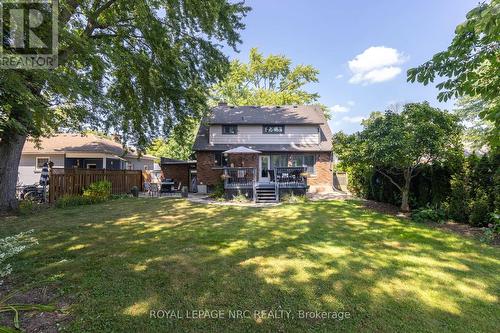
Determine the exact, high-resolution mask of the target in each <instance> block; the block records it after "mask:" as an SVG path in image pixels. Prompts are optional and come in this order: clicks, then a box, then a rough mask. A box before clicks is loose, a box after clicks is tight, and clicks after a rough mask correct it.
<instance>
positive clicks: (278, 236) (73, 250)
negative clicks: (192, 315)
mask: <svg viewBox="0 0 500 333" xmlns="http://www.w3.org/2000/svg"><path fill="white" fill-rule="evenodd" d="M32 228H34V229H35V232H36V233H35V236H36V237H37V238H38V239H39V242H40V243H39V245H37V246H35V247H33V248H31V249H30V250H28V251H26V252H24V253H23V254H22V255H20V257H19V258H20V259H19V260H17V261H16V262H15V263H14V265H13V266H14V278H15V281H16V282H17V283H18V284H19V285H22V284H23V283H26V282H28V281H33V280H35V281H41V280H44V279H50V280H53V281H54V283H55V284H57V285H59V286H61V287H62V290H63V291H64V292H65V295H71V299H73V302H74V303H73V306H72V307H71V308H70V312H71V316H72V321H71V322H69V323H68V324H67V325H68V327H67V330H68V331H71V332H83V331H87V332H100V331H106V332H108V331H115V332H122V331H124V332H157V331H172V332H184V331H197V330H203V331H206V332H209V331H212V332H223V331H225V332H241V331H262V332H271V331H286V332H290V331H292V332H293V331H311V332H313V331H314V332H322V331H323V332H331V331H332V330H345V331H367V332H372V331H415V332H416V331H421V332H428V331H435V332H446V331H453V332H495V331H496V332H498V328H499V327H500V316H499V313H500V305H499V299H498V298H499V295H500V251H499V249H498V248H492V247H489V246H487V245H481V244H479V243H477V242H476V241H473V240H471V239H466V238H462V237H460V236H457V235H454V234H451V233H445V232H442V231H439V230H437V229H432V228H429V227H426V226H421V225H417V224H413V223H411V222H410V221H407V220H402V219H398V218H395V217H391V216H387V215H383V214H378V213H374V212H371V211H368V210H365V209H362V208H361V207H360V205H359V203H357V202H355V201H347V202H341V201H336V202H334V201H324V202H311V203H305V204H294V205H281V206H277V207H268V208H243V207H234V206H233V207H229V206H212V205H210V206H208V205H201V204H193V203H189V202H187V201H184V200H181V199H166V200H165V199H137V200H133V199H125V200H116V201H111V202H108V203H105V204H99V205H94V206H86V207H75V208H69V209H57V210H56V209H53V210H47V211H46V212H43V213H42V214H41V215H39V216H30V217H28V218H26V217H17V218H7V219H5V218H4V219H3V220H2V221H0V237H4V236H6V235H12V234H15V233H18V232H20V231H25V230H28V229H32ZM65 297H66V296H65ZM160 309H163V310H178V311H182V315H185V311H186V310H205V309H208V310H223V311H224V313H225V317H226V319H186V318H184V319H154V318H153V319H151V318H150V310H160ZM238 309H239V310H249V311H252V316H250V318H246V319H227V316H228V314H229V312H228V311H229V310H238ZM279 309H282V310H286V311H291V316H294V318H289V319H286V318H283V319H271V318H262V317H261V318H258V317H255V316H253V311H254V310H279ZM299 310H306V311H314V310H318V311H328V312H334V311H347V312H349V313H350V315H351V317H350V318H349V319H344V320H342V321H339V320H335V319H310V318H309V319H299V318H297V316H298V311H299Z"/></svg>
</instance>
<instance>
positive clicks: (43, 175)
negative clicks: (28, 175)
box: [40, 163, 49, 186]
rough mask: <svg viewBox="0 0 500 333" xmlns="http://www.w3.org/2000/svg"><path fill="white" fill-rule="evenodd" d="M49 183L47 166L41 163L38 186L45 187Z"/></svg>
mask: <svg viewBox="0 0 500 333" xmlns="http://www.w3.org/2000/svg"><path fill="white" fill-rule="evenodd" d="M48 182H49V165H48V164H47V163H43V167H42V173H41V174H40V185H43V186H45V185H47V184H48Z"/></svg>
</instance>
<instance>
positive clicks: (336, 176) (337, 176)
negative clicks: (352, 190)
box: [333, 172, 348, 191]
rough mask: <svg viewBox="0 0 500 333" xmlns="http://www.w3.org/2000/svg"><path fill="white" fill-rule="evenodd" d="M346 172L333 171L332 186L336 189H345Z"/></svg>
mask: <svg viewBox="0 0 500 333" xmlns="http://www.w3.org/2000/svg"><path fill="white" fill-rule="evenodd" d="M347 182H348V180H347V173H345V172H334V173H333V187H334V188H336V189H337V190H341V191H347Z"/></svg>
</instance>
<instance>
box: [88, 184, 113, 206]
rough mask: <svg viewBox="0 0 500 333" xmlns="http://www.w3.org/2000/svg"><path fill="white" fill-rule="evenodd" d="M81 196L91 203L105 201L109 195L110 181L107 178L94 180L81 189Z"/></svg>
mask: <svg viewBox="0 0 500 333" xmlns="http://www.w3.org/2000/svg"><path fill="white" fill-rule="evenodd" d="M83 196H84V197H86V198H89V199H90V201H92V202H93V203H97V202H103V201H106V200H108V199H109V198H110V197H111V182H110V181H109V180H100V181H97V182H94V183H92V184H90V185H89V186H88V187H87V188H86V189H84V190H83Z"/></svg>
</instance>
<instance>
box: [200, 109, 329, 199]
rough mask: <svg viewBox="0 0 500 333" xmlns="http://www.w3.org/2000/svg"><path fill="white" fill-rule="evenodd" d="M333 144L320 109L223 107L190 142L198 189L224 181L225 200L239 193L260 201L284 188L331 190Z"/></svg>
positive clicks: (299, 190) (217, 110)
mask: <svg viewBox="0 0 500 333" xmlns="http://www.w3.org/2000/svg"><path fill="white" fill-rule="evenodd" d="M331 141H332V133H331V130H330V128H329V127H328V123H327V120H326V118H325V116H324V112H323V110H322V109H321V108H320V107H319V106H312V105H311V106H304V105H301V106H260V107H258V106H241V107H233V106H228V105H227V104H223V103H221V104H219V106H218V107H215V108H213V109H212V111H211V114H210V115H209V116H208V117H207V118H206V119H204V120H203V121H202V124H201V126H200V129H199V131H198V135H197V137H196V140H195V143H194V147H193V150H194V151H195V152H196V158H197V179H198V184H199V186H198V189H199V190H200V191H203V190H205V186H206V188H207V189H208V191H210V190H211V189H212V188H213V187H214V186H215V185H216V184H217V183H220V181H221V179H223V180H224V183H225V189H226V193H228V194H229V196H231V195H232V194H235V193H237V192H238V193H241V192H243V193H244V194H245V195H247V196H253V195H255V196H257V199H259V198H258V196H259V194H260V193H259V192H269V197H270V198H271V199H272V200H274V199H277V197H278V196H279V194H280V193H281V192H282V191H280V189H285V188H286V189H287V190H290V189H295V190H294V192H298V193H303V192H304V189H305V188H309V191H313V192H321V191H331V189H332V185H333V175H332V142H331ZM303 178H306V179H303ZM305 184H306V185H305ZM273 188H274V193H273V191H272V189H273ZM233 189H234V190H233ZM259 189H266V191H264V190H262V191H259ZM262 196H264V195H262ZM258 201H259V200H258ZM260 201H264V200H260ZM270 201H271V200H270Z"/></svg>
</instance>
